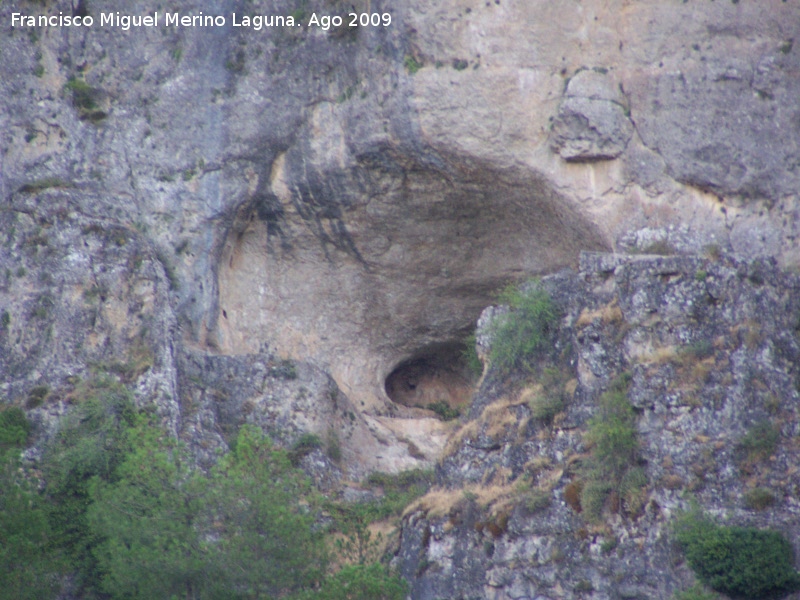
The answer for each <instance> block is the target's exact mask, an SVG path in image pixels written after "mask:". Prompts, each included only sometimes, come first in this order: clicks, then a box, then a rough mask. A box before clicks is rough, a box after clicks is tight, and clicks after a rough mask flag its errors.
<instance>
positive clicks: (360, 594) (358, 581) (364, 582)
mask: <svg viewBox="0 0 800 600" xmlns="http://www.w3.org/2000/svg"><path fill="white" fill-rule="evenodd" d="M407 591H408V585H407V584H406V582H405V581H403V580H402V579H401V578H400V577H398V576H397V575H393V574H392V573H391V572H390V571H389V570H388V569H387V568H386V567H384V566H383V565H380V564H377V563H375V564H371V565H349V566H346V567H344V568H342V570H341V571H339V572H338V573H336V574H335V575H332V576H330V577H328V578H327V579H326V580H325V581H324V582H323V584H322V586H321V587H320V588H319V589H318V590H314V591H307V592H304V593H302V594H299V595H297V596H294V597H293V598H292V600H356V599H357V600H403V599H404V598H405V597H406V592H407Z"/></svg>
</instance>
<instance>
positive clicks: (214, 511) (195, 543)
mask: <svg viewBox="0 0 800 600" xmlns="http://www.w3.org/2000/svg"><path fill="white" fill-rule="evenodd" d="M132 437H134V438H135V439H136V440H137V444H136V447H135V448H134V449H133V451H132V452H131V453H130V454H129V455H128V457H127V459H126V460H125V462H124V463H123V464H122V465H121V466H120V468H119V470H118V476H119V479H118V480H117V481H116V482H114V483H108V482H103V481H102V480H99V479H98V480H96V481H95V483H94V486H93V487H92V491H91V495H92V500H93V503H92V505H91V507H90V509H89V515H88V516H89V522H90V524H91V527H92V530H93V532H94V533H95V534H96V535H98V536H99V537H100V538H102V539H103V540H104V541H103V542H102V543H100V544H99V545H98V547H97V549H96V551H95V554H96V555H97V557H98V559H99V562H100V566H101V568H102V571H103V574H104V575H103V579H102V582H101V588H102V590H103V591H104V592H106V593H108V594H110V595H111V596H112V597H114V598H131V599H134V598H142V599H145V598H169V597H171V596H172V595H173V594H174V595H177V596H180V597H183V598H217V597H225V598H231V597H241V598H259V597H277V596H278V595H280V594H282V593H285V592H287V591H291V590H299V589H302V588H304V587H306V586H308V585H311V584H313V583H314V582H316V581H317V580H318V579H319V577H320V576H321V574H322V572H323V569H324V564H325V556H324V554H325V553H324V548H323V545H322V538H321V536H320V535H319V534H315V533H313V532H312V522H313V518H312V516H311V515H310V514H309V513H308V511H306V510H304V509H303V508H302V507H301V506H300V504H299V500H300V499H301V498H302V497H303V496H304V494H305V493H306V491H307V488H308V484H307V482H306V481H305V478H304V477H302V475H301V474H299V472H298V471H296V470H295V469H293V468H292V466H291V463H290V461H289V458H288V456H287V455H286V453H285V452H281V451H277V450H274V449H273V448H272V447H271V446H270V444H269V442H268V441H267V440H266V439H265V438H264V437H263V435H262V434H260V433H259V432H257V431H255V430H254V429H251V428H244V429H243V430H242V431H241V433H240V435H239V438H238V440H237V444H236V448H235V451H233V452H232V453H230V454H229V455H228V456H226V457H224V458H223V459H222V460H221V461H220V464H219V465H218V466H217V467H216V468H215V469H214V470H213V471H212V472H211V473H210V474H209V475H204V474H202V473H201V472H199V471H197V470H194V469H192V467H191V464H190V461H189V459H188V456H187V455H186V452H185V450H183V449H182V448H181V446H180V445H179V444H177V443H176V442H175V441H174V440H172V439H171V438H168V437H166V436H160V435H159V432H158V430H157V429H154V428H149V427H144V428H140V429H138V430H134V431H132ZM232 590H236V591H237V593H236V594H233V592H232Z"/></svg>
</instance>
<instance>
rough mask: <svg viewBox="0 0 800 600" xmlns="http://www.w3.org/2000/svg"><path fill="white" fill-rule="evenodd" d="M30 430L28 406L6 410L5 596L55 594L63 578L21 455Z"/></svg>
mask: <svg viewBox="0 0 800 600" xmlns="http://www.w3.org/2000/svg"><path fill="white" fill-rule="evenodd" d="M29 432H30V423H28V420H27V419H26V418H25V413H24V412H23V411H22V410H20V409H19V408H16V407H12V408H8V409H5V410H3V411H2V412H0V596H3V597H6V598H15V600H40V599H45V598H52V597H53V596H54V594H55V592H56V591H57V589H58V587H59V583H60V581H59V571H60V567H61V564H60V562H61V561H60V555H59V554H58V553H57V552H50V551H49V540H50V527H49V523H48V520H47V512H46V510H45V505H44V502H43V501H42V499H41V497H40V495H39V494H38V493H37V492H36V490H35V487H34V485H33V483H32V482H30V481H28V480H27V479H26V478H25V477H24V476H23V475H22V469H21V464H20V460H19V455H20V451H21V450H22V448H23V447H24V445H25V443H26V441H27V439H28V434H29Z"/></svg>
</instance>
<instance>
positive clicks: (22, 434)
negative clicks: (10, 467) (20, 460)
mask: <svg viewBox="0 0 800 600" xmlns="http://www.w3.org/2000/svg"><path fill="white" fill-rule="evenodd" d="M30 430H31V426H30V423H28V419H26V418H25V412H24V411H23V410H22V409H21V408H18V407H16V406H12V407H10V408H7V409H5V410H3V411H0V453H2V452H5V451H7V450H10V449H12V448H22V447H23V446H24V445H25V442H26V441H27V440H28V434H30Z"/></svg>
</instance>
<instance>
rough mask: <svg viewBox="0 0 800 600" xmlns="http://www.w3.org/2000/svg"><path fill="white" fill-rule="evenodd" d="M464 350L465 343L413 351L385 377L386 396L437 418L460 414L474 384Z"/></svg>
mask: <svg viewBox="0 0 800 600" xmlns="http://www.w3.org/2000/svg"><path fill="white" fill-rule="evenodd" d="M466 349H467V347H466V344H464V343H458V342H451V343H443V344H436V345H433V346H428V347H426V348H424V349H422V350H420V351H418V352H416V353H415V354H414V355H413V356H412V357H411V358H408V359H406V360H404V361H403V362H401V363H400V364H399V365H398V366H397V367H395V369H394V370H393V371H392V372H391V373H390V374H389V376H388V377H387V378H386V382H385V385H384V387H385V389H386V394H387V395H388V396H389V398H390V399H391V400H392V402H394V403H396V404H401V405H403V406H409V407H416V408H428V409H431V410H434V411H435V412H437V413H438V414H439V415H440V416H444V415H447V414H449V415H451V416H452V415H453V414H454V413H453V412H452V411H455V410H459V411H461V412H463V410H464V408H465V407H466V405H467V404H468V403H469V401H470V398H471V396H472V392H473V390H474V387H475V383H476V381H477V376H476V375H475V373H473V372H472V371H471V370H470V368H469V365H468V364H467V359H466ZM447 409H450V411H451V412H449V413H448V410H447Z"/></svg>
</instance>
